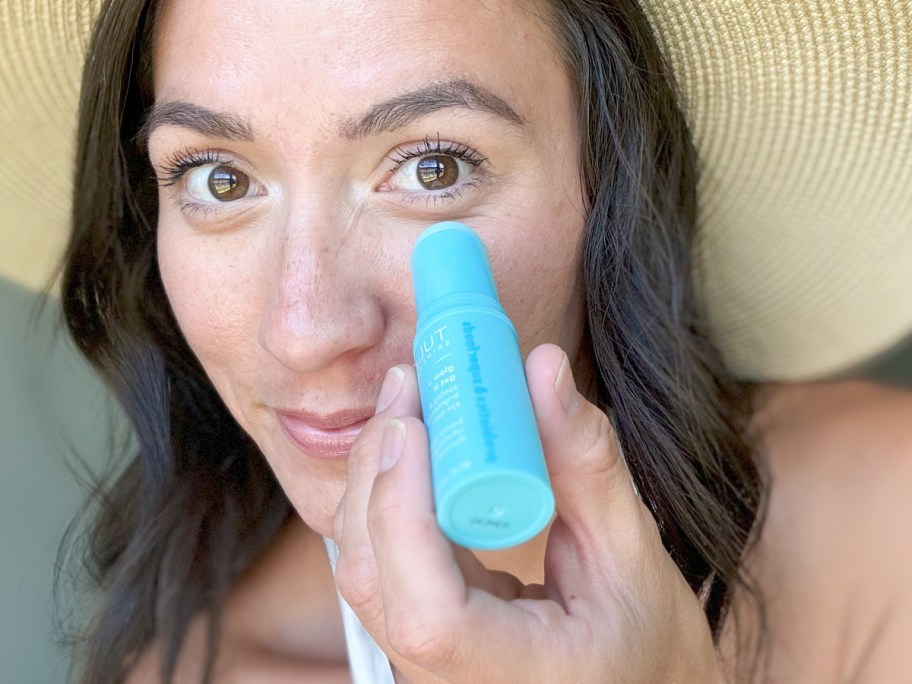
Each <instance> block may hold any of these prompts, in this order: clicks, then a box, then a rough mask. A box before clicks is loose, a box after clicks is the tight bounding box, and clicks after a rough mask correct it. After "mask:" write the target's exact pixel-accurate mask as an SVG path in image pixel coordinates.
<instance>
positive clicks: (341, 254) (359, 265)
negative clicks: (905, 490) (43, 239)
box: [64, 0, 762, 682]
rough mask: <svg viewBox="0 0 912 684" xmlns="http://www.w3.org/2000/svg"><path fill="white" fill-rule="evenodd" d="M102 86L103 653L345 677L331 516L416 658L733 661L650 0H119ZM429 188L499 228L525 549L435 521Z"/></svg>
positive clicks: (667, 676)
mask: <svg viewBox="0 0 912 684" xmlns="http://www.w3.org/2000/svg"><path fill="white" fill-rule="evenodd" d="M84 86H85V87H84V94H83V104H82V114H81V121H82V124H81V133H80V156H79V159H80V160H81V161H80V166H79V174H78V180H77V190H76V207H75V211H74V215H75V231H74V235H73V239H72V241H71V244H70V248H69V252H68V256H67V266H66V273H65V283H64V301H65V308H66V315H67V321H68V324H69V325H70V328H71V330H72V331H73V333H74V336H75V338H76V340H77V341H78V343H79V344H80V346H81V348H82V349H83V351H84V352H85V353H86V355H87V356H88V358H89V359H90V360H91V361H92V362H93V363H94V364H95V365H96V367H97V368H98V369H99V370H100V371H101V373H102V374H103V375H104V376H105V377H106V378H107V379H108V381H109V382H110V383H111V385H112V387H113V388H114V390H115V391H116V392H117V393H118V395H119V396H120V398H121V401H122V403H123V404H124V406H125V408H126V409H127V412H128V413H129V415H130V417H131V420H132V422H133V424H134V427H135V429H136V433H137V436H138V441H139V455H138V457H137V458H136V459H135V460H134V461H133V462H131V464H130V466H129V467H128V468H127V469H126V470H125V472H124V473H123V475H122V476H121V478H120V480H119V481H118V482H117V484H116V485H115V486H114V488H113V489H112V491H111V492H110V494H109V497H108V498H107V499H106V500H105V503H104V506H103V507H102V509H101V513H100V516H99V520H98V524H97V526H96V527H95V530H94V536H93V538H92V542H93V552H94V559H95V562H96V564H97V569H98V579H99V582H100V584H101V587H102V589H103V591H104V600H103V603H102V605H101V608H100V611H99V614H98V617H97V619H96V621H95V623H94V624H93V627H92V631H91V634H90V638H89V640H88V641H87V643H86V650H85V655H84V657H85V661H86V668H85V674H84V680H85V681H88V682H100V681H105V682H108V681H120V680H122V679H123V678H124V677H126V676H127V675H129V676H130V681H134V682H143V681H156V678H157V677H158V675H159V672H160V673H161V677H163V678H164V679H165V680H166V681H167V680H169V679H170V678H172V677H175V676H176V681H181V680H182V678H183V679H185V680H186V681H201V680H203V679H204V678H205V677H214V680H215V681H230V680H231V679H232V678H233V679H235V680H238V681H250V680H251V679H252V677H253V676H254V675H255V676H257V677H259V678H261V679H262V680H263V681H284V679H283V677H285V678H287V679H288V680H291V678H292V677H293V678H294V681H307V679H306V677H311V680H312V681H320V682H324V681H330V677H337V678H339V680H340V681H345V678H346V677H347V676H348V675H347V673H346V671H345V667H344V660H345V653H344V646H343V637H342V625H341V622H340V620H341V618H340V615H339V613H338V610H337V609H336V606H335V596H334V591H333V583H332V577H331V575H330V570H329V566H328V564H327V562H326V558H325V552H324V549H323V541H322V540H321V538H320V537H321V536H323V537H331V538H333V539H334V540H335V543H336V544H338V547H339V560H338V566H337V571H336V582H337V584H338V585H339V589H340V591H341V593H342V595H343V596H344V598H346V599H347V601H348V603H349V604H350V605H351V606H352V608H353V609H354V611H355V613H357V615H358V618H360V621H361V623H363V625H364V627H365V628H366V629H367V631H368V632H369V633H370V634H371V636H372V637H373V638H374V639H375V640H376V641H377V643H378V644H379V646H380V647H381V648H382V650H383V652H384V653H385V654H386V655H387V656H388V657H389V659H390V661H391V663H392V667H393V668H394V670H395V671H396V672H397V673H398V676H399V677H400V678H401V679H403V680H405V681H413V682H422V681H439V680H440V679H443V680H446V681H473V682H482V681H508V680H509V679H511V678H512V679H516V680H518V681H700V682H709V681H723V674H722V668H721V667H720V665H719V664H718V662H717V659H716V655H715V649H714V643H716V642H718V641H719V640H720V638H721V636H722V634H723V626H724V627H725V628H726V632H725V634H726V639H728V640H729V643H732V642H734V641H737V640H738V639H739V636H740V637H748V636H751V633H746V634H743V635H738V634H737V633H736V632H735V631H734V627H735V626H734V624H733V622H732V621H731V620H729V621H727V622H726V621H725V618H726V615H727V613H728V607H729V605H730V604H731V602H732V597H733V595H734V592H735V590H736V589H740V590H741V592H742V593H741V595H742V596H744V597H750V596H751V593H750V585H749V583H748V582H747V581H746V579H745V575H744V572H743V568H742V559H743V557H744V553H745V549H746V548H747V545H748V540H749V538H750V534H751V531H752V529H753V530H754V531H755V533H756V531H757V530H758V529H759V525H758V523H757V521H758V511H759V510H760V508H761V505H760V504H761V486H760V477H759V475H758V471H757V466H756V465H755V464H754V462H753V459H752V457H751V453H750V450H749V449H748V447H747V446H746V444H745V441H744V439H743V437H742V431H743V429H744V426H745V419H746V416H745V410H746V404H747V402H746V396H745V392H744V389H743V388H741V387H739V386H738V385H736V384H734V383H732V382H731V381H730V380H729V379H728V378H727V376H726V374H725V372H724V371H723V370H722V366H721V364H719V363H718V361H717V360H716V355H715V353H714V352H713V351H712V349H711V348H710V346H709V345H708V344H707V343H706V341H705V340H704V338H703V336H702V332H701V330H702V324H701V320H700V317H699V315H698V312H697V311H696V306H695V304H694V301H693V295H692V288H691V283H690V280H691V277H690V251H691V241H692V239H693V227H692V224H693V213H694V200H693V194H694V173H693V155H692V151H691V148H690V145H689V142H688V140H687V131H686V127H685V125H684V123H683V119H682V118H681V115H680V113H679V112H678V111H677V109H676V107H675V99H674V92H673V90H672V88H671V86H670V83H669V80H668V77H667V76H666V75H665V70H664V67H663V64H662V60H661V58H660V56H659V53H658V50H657V48H656V46H655V44H654V41H653V38H652V36H651V34H650V31H649V29H648V26H647V24H646V22H645V20H644V18H643V17H642V15H641V14H640V11H639V9H638V8H637V7H636V5H635V4H633V3H626V2H615V3H611V4H610V5H609V4H602V3H591V2H572V1H567V2H553V3H549V2H542V3H537V4H535V5H529V4H526V3H523V4H520V3H512V2H503V3H474V2H473V3H466V4H465V5H464V6H460V8H459V13H458V16H456V17H453V16H449V15H447V16H441V8H440V7H439V6H436V5H432V4H431V3H424V2H419V3H409V4H408V6H407V7H406V6H404V3H394V2H390V3H370V4H367V5H363V4H362V3H338V2H334V3H307V4H306V5H296V4H295V3H288V4H285V3H258V4H257V6H256V8H255V9H248V10H247V11H246V12H241V11H240V10H238V9H236V8H232V7H227V6H225V5H224V3H209V2H198V1H195V2H190V1H189V0H166V1H165V2H161V3H138V2H136V3H130V2H112V3H109V5H108V7H107V8H106V9H105V11H104V13H103V15H102V18H101V20H100V23H99V27H98V30H97V32H96V34H95V38H94V40H93V44H92V48H91V50H90V59H89V62H88V67H87V71H86V75H85V81H84ZM543 93H547V96H546V97H542V94H543ZM422 161H423V162H425V164H428V163H430V164H432V166H433V168H434V173H433V174H432V175H431V176H428V175H427V174H426V173H419V169H418V165H419V163H420V162H422ZM422 168H426V166H425V167H422ZM156 180H157V182H156ZM444 218H456V219H460V220H463V221H465V222H467V223H469V224H470V225H472V226H473V227H474V228H475V229H476V230H478V232H479V233H480V234H481V236H482V237H483V239H484V240H485V242H486V243H487V245H488V247H489V250H490V252H491V255H492V261H493V266H494V270H495V275H496V276H497V278H498V284H499V289H500V291H501V296H502V299H503V300H504V304H505V307H506V309H507V312H508V313H509V314H510V315H511V317H512V318H513V319H514V321H516V323H517V328H518V332H519V336H520V340H521V342H522V347H523V351H524V353H526V354H528V355H529V358H528V362H527V375H528V377H529V383H530V391H531V394H532V398H533V403H534V405H535V408H536V414H537V418H538V420H539V425H540V430H541V432H542V438H543V442H544V445H545V449H546V455H547V458H548V463H549V469H550V471H551V475H552V479H553V481H554V486H555V493H556V497H557V502H558V504H557V505H558V517H557V519H556V521H555V522H554V524H553V525H552V527H551V529H550V530H549V532H548V534H547V535H542V536H541V537H540V538H538V539H536V540H533V542H532V543H530V544H529V545H527V546H524V547H520V548H519V549H516V550H514V551H510V552H507V553H501V554H480V553H479V554H475V555H472V554H469V553H468V552H466V551H465V550H461V549H453V548H452V547H450V545H449V544H447V543H445V541H444V540H443V539H442V537H441V536H440V534H439V532H438V531H437V530H436V528H435V527H434V526H433V525H432V524H431V523H430V521H431V520H432V518H431V513H430V501H429V495H428V482H429V475H428V472H427V454H426V445H425V443H424V441H423V433H422V431H421V426H420V423H419V421H418V420H417V403H416V389H415V381H414V376H413V375H412V372H411V370H410V367H409V366H408V364H409V361H410V342H411V336H412V334H413V332H414V311H413V307H412V303H411V293H410V290H409V286H408V272H407V257H408V253H409V250H410V247H411V245H412V244H413V243H414V240H415V238H416V237H417V235H418V234H419V233H420V231H421V230H422V229H423V228H424V227H426V226H427V225H428V224H430V223H433V222H435V221H438V220H442V219H444ZM561 349H563V350H564V351H561ZM390 368H392V370H388V369H390ZM574 378H575V380H574ZM609 408H610V410H611V414H612V418H613V420H612V423H609V422H608V419H607V418H606V416H605V413H604V411H607V410H608V409H609ZM375 412H376V415H374V414H375ZM615 430H616V434H615ZM615 438H616V440H615ZM616 441H617V444H616ZM618 445H619V446H618ZM619 451H623V454H624V459H623V460H622V459H620V457H619ZM349 454H350V455H349ZM628 469H629V477H628ZM631 480H632V483H631ZM634 486H635V489H634ZM637 493H638V494H639V496H640V497H641V499H640V498H638V497H637ZM641 500H642V502H643V503H641ZM644 504H645V505H644ZM292 511H293V512H292ZM546 546H547V548H546ZM543 568H544V571H543ZM747 604H748V605H747V607H746V610H750V611H751V613H750V617H749V618H748V620H749V621H751V622H754V621H756V620H757V616H758V615H761V616H762V610H761V607H760V606H761V604H760V603H758V602H754V603H751V602H750V601H747ZM759 622H760V624H761V626H762V619H760V620H759ZM760 632H761V633H762V628H761V630H760ZM754 636H755V634H754ZM741 640H742V641H744V644H743V651H740V652H739V654H738V658H737V661H738V663H737V666H738V667H740V669H741V670H743V671H745V672H747V671H753V672H759V671H761V668H760V667H759V666H758V665H757V661H756V659H755V658H754V656H755V655H756V654H757V649H758V645H757V642H756V641H755V640H754V639H748V638H744V639H741ZM216 647H218V651H217V653H216V650H215V649H216ZM727 669H728V670H729V673H728V674H729V675H731V672H732V671H734V669H737V668H736V666H735V665H731V664H729V665H728V666H727Z"/></svg>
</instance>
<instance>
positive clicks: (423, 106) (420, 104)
mask: <svg viewBox="0 0 912 684" xmlns="http://www.w3.org/2000/svg"><path fill="white" fill-rule="evenodd" d="M449 107H463V108H465V109H474V110H477V111H482V112H488V113H489V114H494V115H495V116H498V117H500V118H502V119H504V120H506V121H508V122H510V123H512V124H515V125H517V126H522V125H523V124H524V123H525V121H524V120H523V118H522V117H521V116H520V115H519V114H517V113H516V112H515V111H514V110H513V108H512V107H510V105H508V104H507V103H506V102H504V101H503V100H502V99H501V98H499V97H498V96H497V95H495V94H494V93H492V92H490V91H488V90H485V89H484V88H482V87H480V86H477V85H475V84H474V83H471V82H469V81H466V80H464V79H456V80H452V81H443V82H438V83H431V84H429V85H426V86H422V87H420V88H417V89H415V90H411V91H409V92H407V93H404V94H403V95H397V96H395V97H392V98H390V99H388V100H384V101H383V102H380V103H378V104H375V105H373V106H372V107H371V108H370V109H368V110H367V112H365V113H364V114H363V115H362V116H361V117H360V118H357V119H354V120H351V121H349V122H347V123H345V124H343V126H342V134H343V135H344V136H345V137H347V138H352V139H354V138H363V137H365V136H368V135H376V134H377V133H386V132H389V131H394V130H396V129H398V128H402V127H403V126H405V125H407V124H409V123H411V122H412V121H414V120H415V119H418V118H420V117H422V116H426V115H428V114H430V113H432V112H436V111H438V110H440V109H447V108H449Z"/></svg>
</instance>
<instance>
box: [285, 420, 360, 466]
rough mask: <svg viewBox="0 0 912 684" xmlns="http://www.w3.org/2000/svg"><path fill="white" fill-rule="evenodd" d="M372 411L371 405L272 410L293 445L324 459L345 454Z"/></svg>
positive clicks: (344, 456)
mask: <svg viewBox="0 0 912 684" xmlns="http://www.w3.org/2000/svg"><path fill="white" fill-rule="evenodd" d="M372 415H374V412H373V410H372V409H362V410H355V411H340V412H338V413H332V414H329V415H318V414H314V413H304V412H297V411H278V410H277V411H276V416H277V417H278V420H279V425H280V426H281V427H282V432H284V433H285V436H286V437H288V439H290V440H291V441H292V442H293V443H294V444H295V446H297V447H298V448H299V449H300V450H301V451H303V452H304V453H305V454H307V455H308V456H312V457H313V458H320V459H327V460H337V459H344V458H348V452H349V451H350V450H351V446H352V443H353V442H354V441H355V439H356V438H357V437H358V435H359V434H360V432H361V428H363V427H364V424H365V423H366V422H367V421H368V419H369V418H370V417H371V416H372Z"/></svg>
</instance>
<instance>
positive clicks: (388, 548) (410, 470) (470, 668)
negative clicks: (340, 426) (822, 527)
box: [368, 389, 562, 682]
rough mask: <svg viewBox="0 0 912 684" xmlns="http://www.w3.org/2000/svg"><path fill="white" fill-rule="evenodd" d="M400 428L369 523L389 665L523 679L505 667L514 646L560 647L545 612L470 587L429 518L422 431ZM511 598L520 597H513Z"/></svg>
mask: <svg viewBox="0 0 912 684" xmlns="http://www.w3.org/2000/svg"><path fill="white" fill-rule="evenodd" d="M403 391H411V390H410V389H404V390H403ZM415 391H417V389H416V390H415ZM399 422H400V423H401V425H402V429H403V430H404V435H405V439H404V440H403V441H401V442H399V441H390V442H384V453H383V454H382V456H381V461H382V466H381V468H380V473H379V474H378V476H377V478H376V481H375V483H374V489H373V493H372V495H371V501H370V507H369V514H368V519H369V521H370V523H369V525H370V531H371V539H372V541H373V545H374V553H375V558H376V561H377V564H378V567H379V576H380V586H381V590H382V593H383V597H384V598H383V601H384V605H385V623H384V631H385V633H386V639H387V642H388V644H389V646H390V647H391V648H392V649H393V651H394V662H396V663H397V665H399V666H401V667H404V668H407V667H408V664H409V663H411V664H413V665H418V666H420V667H421V668H424V669H426V670H429V671H431V672H434V673H435V674H436V675H438V676H439V677H441V678H442V679H443V680H445V681H477V682H488V681H506V679H504V678H503V677H501V675H503V676H506V673H507V672H511V671H522V670H521V669H519V670H516V669H515V668H516V667H517V663H516V662H515V661H514V659H513V658H512V657H507V656H512V655H515V654H516V651H517V649H516V644H517V643H528V644H529V645H530V646H532V647H533V648H540V649H541V650H540V652H544V650H545V647H546V644H548V643H549V642H550V646H551V647H554V646H557V645H559V642H560V637H558V636H557V635H556V634H555V633H554V631H553V630H550V629H549V628H548V624H547V623H546V621H545V620H543V619H542V618H541V615H542V612H543V610H544V609H540V610H536V611H530V610H525V609H521V608H519V607H517V606H516V605H514V604H513V603H511V602H509V601H505V600H502V599H501V598H499V597H498V596H495V595H493V594H491V593H489V592H488V591H484V590H479V589H477V588H474V587H473V586H470V585H469V584H467V582H466V579H465V578H464V576H463V571H462V569H461V565H465V559H460V558H459V557H458V556H457V554H458V553H459V551H460V550H459V549H458V547H457V548H454V547H453V545H451V544H450V542H449V541H448V540H447V539H446V538H445V537H444V535H443V533H442V532H441V531H440V529H439V527H438V525H437V521H436V518H435V515H434V505H433V496H432V491H431V485H430V478H431V473H430V461H429V458H428V443H427V433H426V430H425V428H424V425H423V424H422V423H421V422H420V421H419V420H417V419H416V418H413V417H405V418H401V419H399ZM397 429H398V428H397ZM393 450H395V451H393ZM469 565H472V564H471V563H469ZM488 582H489V583H490V585H491V586H494V585H497V584H498V583H500V582H501V579H500V578H498V577H496V576H491V577H490V578H489V580H488ZM479 584H484V582H480V583H479ZM510 584H511V583H510V582H508V581H504V582H503V585H504V586H506V587H510ZM507 591H511V593H513V594H514V595H515V594H516V593H517V591H516V589H515V587H514V588H512V589H507ZM534 595H536V596H540V595H541V591H540V589H536V591H535V594H534ZM542 603H551V602H542ZM556 614H557V611H552V615H556ZM561 614H562V613H561ZM552 624H553V622H552ZM397 654H398V655H399V656H401V659H397V658H396V657H395V655H397ZM492 668H493V669H492ZM501 668H502V671H501ZM497 677H500V678H497Z"/></svg>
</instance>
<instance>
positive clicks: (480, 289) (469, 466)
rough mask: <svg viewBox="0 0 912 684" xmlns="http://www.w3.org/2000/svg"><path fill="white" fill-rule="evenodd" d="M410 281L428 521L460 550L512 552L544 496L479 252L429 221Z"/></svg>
mask: <svg viewBox="0 0 912 684" xmlns="http://www.w3.org/2000/svg"><path fill="white" fill-rule="evenodd" d="M412 278H413V280H414V285H415V304H416V307H417V310H418V326H417V332H416V334H415V344H414V354H415V365H416V367H417V369H418V386H419V391H420V394H421V408H422V410H423V412H424V423H425V425H426V426H427V430H428V436H429V438H430V446H431V474H432V477H433V487H434V502H435V505H436V508H437V521H438V523H439V524H440V527H441V529H442V530H443V532H444V534H446V536H447V537H449V538H450V539H451V540H452V541H454V542H456V543H457V544H459V545H461V546H466V547H469V548H475V549H502V548H506V547H509V546H515V545H516V544H520V543H522V542H524V541H526V540H528V539H531V538H532V537H534V536H535V535H536V534H538V533H539V532H540V531H541V530H542V529H544V527H545V526H546V525H547V524H548V522H549V521H550V519H551V516H552V515H553V513H554V494H553V492H552V491H551V484H550V481H549V479H548V471H547V468H546V467H545V457H544V454H543V452H542V445H541V439H540V438H539V436H538V429H537V428H536V425H535V415H534V413H533V411H532V402H531V400H530V399H529V389H528V386H527V385H526V376H525V372H524V370H523V364H522V358H521V356H520V352H519V340H518V339H517V337H516V329H515V328H514V327H513V324H512V323H511V322H510V319H509V318H507V315H506V314H505V313H504V310H503V307H501V305H500V301H499V300H498V298H497V290H496V289H495V286H494V276H493V275H492V274H491V267H490V266H489V265H488V257H487V252H486V251H485V248H484V245H483V244H482V242H481V240H480V239H479V237H478V236H477V235H476V234H475V232H474V231H473V230H471V229H470V228H468V227H467V226H465V225H463V224H461V223H456V222H454V221H447V222H444V223H438V224H436V225H433V226H431V227H430V228H428V229H427V230H426V231H425V232H424V233H423V234H422V235H421V237H419V238H418V242H417V243H416V244H415V249H414V251H413V253H412Z"/></svg>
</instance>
